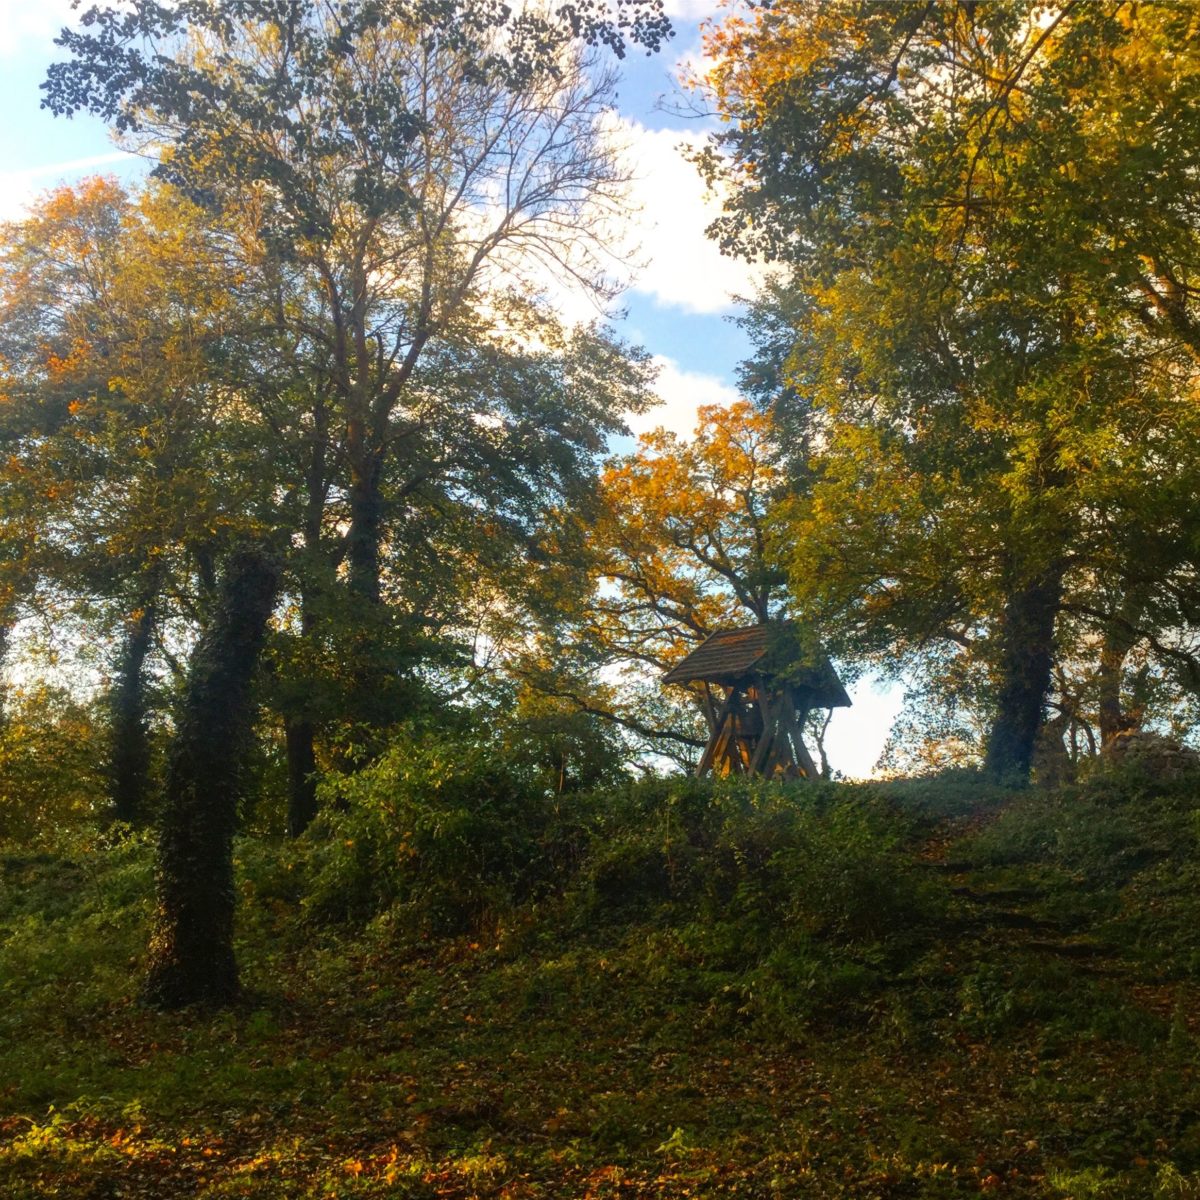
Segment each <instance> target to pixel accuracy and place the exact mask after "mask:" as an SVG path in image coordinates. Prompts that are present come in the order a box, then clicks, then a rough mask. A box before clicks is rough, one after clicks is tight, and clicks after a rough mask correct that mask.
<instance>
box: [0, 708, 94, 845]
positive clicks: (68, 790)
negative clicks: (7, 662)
mask: <svg viewBox="0 0 1200 1200" xmlns="http://www.w3.org/2000/svg"><path fill="white" fill-rule="evenodd" d="M103 760H104V748H103V744H102V731H101V729H100V727H99V725H98V724H97V722H96V720H95V719H94V714H93V712H92V711H91V709H89V708H88V707H86V706H84V705H82V704H79V703H78V702H77V701H75V700H72V699H71V698H70V696H68V695H67V693H66V692H64V691H62V690H61V689H57V688H51V687H47V686H44V685H43V686H39V687H37V688H34V689H31V690H28V691H26V690H23V689H20V688H16V689H13V690H12V691H10V692H9V693H8V695H7V697H6V698H5V712H4V714H3V717H2V718H0V840H11V841H15V842H20V843H22V844H24V845H31V844H34V843H38V842H45V841H46V840H47V839H53V837H54V836H56V834H57V833H59V832H60V831H62V830H64V829H67V828H74V827H77V826H79V825H80V824H81V823H82V822H85V821H87V820H89V819H90V818H92V817H93V816H94V815H95V814H96V813H97V812H99V811H101V810H102V808H103V806H104V803H105V795H104V774H103V768H102V765H101V764H102V763H103Z"/></svg>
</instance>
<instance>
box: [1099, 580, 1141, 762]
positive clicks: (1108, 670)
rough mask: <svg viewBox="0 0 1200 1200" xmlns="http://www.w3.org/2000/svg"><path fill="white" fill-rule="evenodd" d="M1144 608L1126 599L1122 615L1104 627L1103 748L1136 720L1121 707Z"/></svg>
mask: <svg viewBox="0 0 1200 1200" xmlns="http://www.w3.org/2000/svg"><path fill="white" fill-rule="evenodd" d="M1140 610H1141V605H1140V604H1139V603H1138V602H1137V601H1136V600H1134V599H1133V598H1131V597H1128V596H1127V597H1126V598H1125V601H1124V603H1122V605H1121V607H1120V609H1119V611H1118V612H1117V613H1116V614H1115V615H1114V616H1113V617H1112V618H1111V619H1110V620H1109V621H1108V623H1107V624H1106V625H1105V627H1104V641H1103V642H1102V643H1101V646H1100V670H1099V673H1098V681H1099V688H1100V696H1099V708H1100V745H1101V747H1103V746H1106V745H1108V743H1109V742H1110V741H1112V739H1113V738H1114V737H1116V736H1117V734H1118V733H1123V732H1124V731H1125V730H1126V729H1130V728H1132V727H1133V726H1134V725H1135V724H1136V720H1135V718H1133V717H1132V715H1130V714H1128V713H1126V712H1125V710H1124V708H1123V707H1122V704H1121V683H1122V680H1123V678H1124V674H1125V659H1126V658H1128V657H1129V652H1130V651H1131V650H1132V649H1133V647H1134V646H1135V645H1136V644H1137V640H1138V639H1137V633H1136V632H1135V626H1136V622H1137V619H1138V617H1139V616H1140V615H1141V611H1140Z"/></svg>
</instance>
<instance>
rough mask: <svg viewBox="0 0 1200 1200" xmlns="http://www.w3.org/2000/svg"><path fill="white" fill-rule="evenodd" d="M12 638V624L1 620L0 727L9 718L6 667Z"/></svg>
mask: <svg viewBox="0 0 1200 1200" xmlns="http://www.w3.org/2000/svg"><path fill="white" fill-rule="evenodd" d="M11 639H12V626H11V625H10V624H8V622H6V621H0V728H3V726H4V722H5V721H6V720H7V718H8V679H7V678H6V677H5V673H4V671H5V668H6V667H7V666H8V648H9V645H10V642H11Z"/></svg>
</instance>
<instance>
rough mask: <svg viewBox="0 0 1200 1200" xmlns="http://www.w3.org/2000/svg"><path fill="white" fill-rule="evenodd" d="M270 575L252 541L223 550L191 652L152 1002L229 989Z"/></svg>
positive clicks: (213, 997) (167, 824)
mask: <svg viewBox="0 0 1200 1200" xmlns="http://www.w3.org/2000/svg"><path fill="white" fill-rule="evenodd" d="M278 581H279V567H278V564H277V563H276V562H275V561H274V560H273V559H272V558H271V557H270V556H268V555H267V554H266V553H265V552H264V551H263V550H262V549H260V548H246V549H242V550H239V551H237V552H235V553H234V554H233V555H232V556H231V557H230V559H229V562H228V564H227V566H226V569H225V574H224V578H223V579H222V583H221V591H220V595H219V597H218V601H217V606H216V610H215V612H214V614H213V621H212V625H211V626H210V628H209V629H208V630H207V631H206V632H205V634H204V635H203V636H202V637H201V639H200V641H199V642H198V643H197V645H196V648H195V650H194V651H193V653H192V657H191V664H190V668H189V672H188V682H187V687H186V690H185V694H184V698H183V707H182V712H181V713H180V717H179V726H178V730H177V732H176V735H175V740H174V743H173V745H172V747H171V758H170V762H169V765H168V771H167V788H166V804H165V807H164V811H163V817H162V829H161V832H160V835H159V844H158V864H157V866H158V872H157V893H158V907H157V912H156V915H155V926H154V931H153V934H152V935H151V940H150V969H149V973H148V974H147V977H146V981H145V984H144V988H143V996H144V998H145V999H146V1000H147V1001H148V1002H149V1003H151V1004H154V1005H156V1006H158V1007H161V1008H180V1007H182V1006H184V1005H187V1004H195V1003H201V1002H203V1003H213V1004H225V1003H228V1002H230V1001H231V1000H233V999H234V998H235V997H236V996H237V991H238V973H237V962H236V960H235V959H234V954H233V913H234V894H235V893H234V880H233V834H234V829H235V827H236V824H237V802H238V784H239V774H240V771H239V768H240V766H241V759H242V751H243V749H244V746H245V743H246V740H247V737H248V735H249V731H250V719H251V714H252V707H251V683H252V681H253V677H254V671H255V667H256V665H257V663H258V658H259V654H260V652H261V650H262V646H263V642H264V640H265V637H266V628H267V620H268V618H269V617H270V615H271V609H272V607H273V605H274V601H275V593H276V589H277V587H278Z"/></svg>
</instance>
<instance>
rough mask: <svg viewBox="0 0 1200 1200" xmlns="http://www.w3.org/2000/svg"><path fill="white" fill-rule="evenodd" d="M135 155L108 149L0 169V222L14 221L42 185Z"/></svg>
mask: <svg viewBox="0 0 1200 1200" xmlns="http://www.w3.org/2000/svg"><path fill="white" fill-rule="evenodd" d="M135 159H136V156H135V155H132V154H127V153H126V152H125V151H124V150H111V151H109V152H108V153H107V154H92V155H90V156H89V157H87V158H73V159H70V160H68V161H67V162H57V163H47V164H46V165H44V166H40V167H22V168H21V169H20V170H19V171H0V221H16V220H19V219H20V218H21V217H22V216H24V214H25V208H26V206H27V205H28V204H29V202H30V201H31V200H33V199H34V198H35V197H36V196H37V194H38V192H39V191H41V190H42V189H43V188H48V187H52V186H54V184H56V183H59V182H61V181H62V180H63V179H64V178H65V177H66V176H68V175H79V174H82V173H85V172H89V171H93V170H95V169H96V168H97V167H105V166H111V165H112V164H114V163H119V162H124V163H128V162H132V161H134V160H135Z"/></svg>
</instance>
